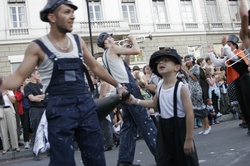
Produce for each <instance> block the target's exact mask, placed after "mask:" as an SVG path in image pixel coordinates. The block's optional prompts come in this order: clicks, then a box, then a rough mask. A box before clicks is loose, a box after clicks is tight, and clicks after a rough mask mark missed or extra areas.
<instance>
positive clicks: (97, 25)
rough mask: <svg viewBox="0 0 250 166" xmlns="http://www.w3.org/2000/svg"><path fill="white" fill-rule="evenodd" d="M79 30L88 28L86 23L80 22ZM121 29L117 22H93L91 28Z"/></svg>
mask: <svg viewBox="0 0 250 166" xmlns="http://www.w3.org/2000/svg"><path fill="white" fill-rule="evenodd" d="M80 27H81V28H89V23H88V22H80ZM119 27H121V25H120V22H119V21H93V22H91V28H119Z"/></svg>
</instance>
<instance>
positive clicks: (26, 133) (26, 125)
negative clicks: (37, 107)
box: [20, 108, 31, 142]
mask: <svg viewBox="0 0 250 166" xmlns="http://www.w3.org/2000/svg"><path fill="white" fill-rule="evenodd" d="M29 110H30V109H24V108H23V115H20V118H21V123H22V126H23V140H24V142H29V140H30V133H31V129H30V116H29Z"/></svg>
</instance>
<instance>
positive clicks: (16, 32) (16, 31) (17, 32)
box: [9, 28, 29, 36]
mask: <svg viewBox="0 0 250 166" xmlns="http://www.w3.org/2000/svg"><path fill="white" fill-rule="evenodd" d="M23 35H29V29H28V28H13V29H9V36H23Z"/></svg>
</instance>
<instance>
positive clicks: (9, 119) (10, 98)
mask: <svg viewBox="0 0 250 166" xmlns="http://www.w3.org/2000/svg"><path fill="white" fill-rule="evenodd" d="M0 93H2V97H3V101H4V105H3V106H2V107H0V109H3V110H2V111H3V117H2V118H0V131H1V136H2V144H3V151H2V154H3V155H5V154H6V153H7V152H8V151H9V150H10V144H11V147H12V148H13V149H14V150H15V151H16V152H20V148H19V147H18V138H17V124H16V115H15V114H16V112H15V109H14V106H13V104H12V103H14V102H15V101H16V98H15V96H14V93H13V91H8V90H2V89H1V88H0Z"/></svg>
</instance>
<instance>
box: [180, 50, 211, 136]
mask: <svg viewBox="0 0 250 166" xmlns="http://www.w3.org/2000/svg"><path fill="white" fill-rule="evenodd" d="M184 61H185V62H186V65H185V66H182V69H183V70H185V72H186V73H187V74H188V87H189V90H190V93H191V100H192V103H193V109H194V115H195V117H196V118H200V119H201V122H202V128H203V130H202V131H200V132H199V134H204V135H206V134H209V133H210V130H211V126H209V123H208V118H207V116H208V111H207V109H206V106H205V104H204V102H203V98H202V89H201V86H200V83H199V77H200V66H199V65H197V64H196V63H195V62H196V59H195V57H194V56H193V55H186V56H185V57H184Z"/></svg>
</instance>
